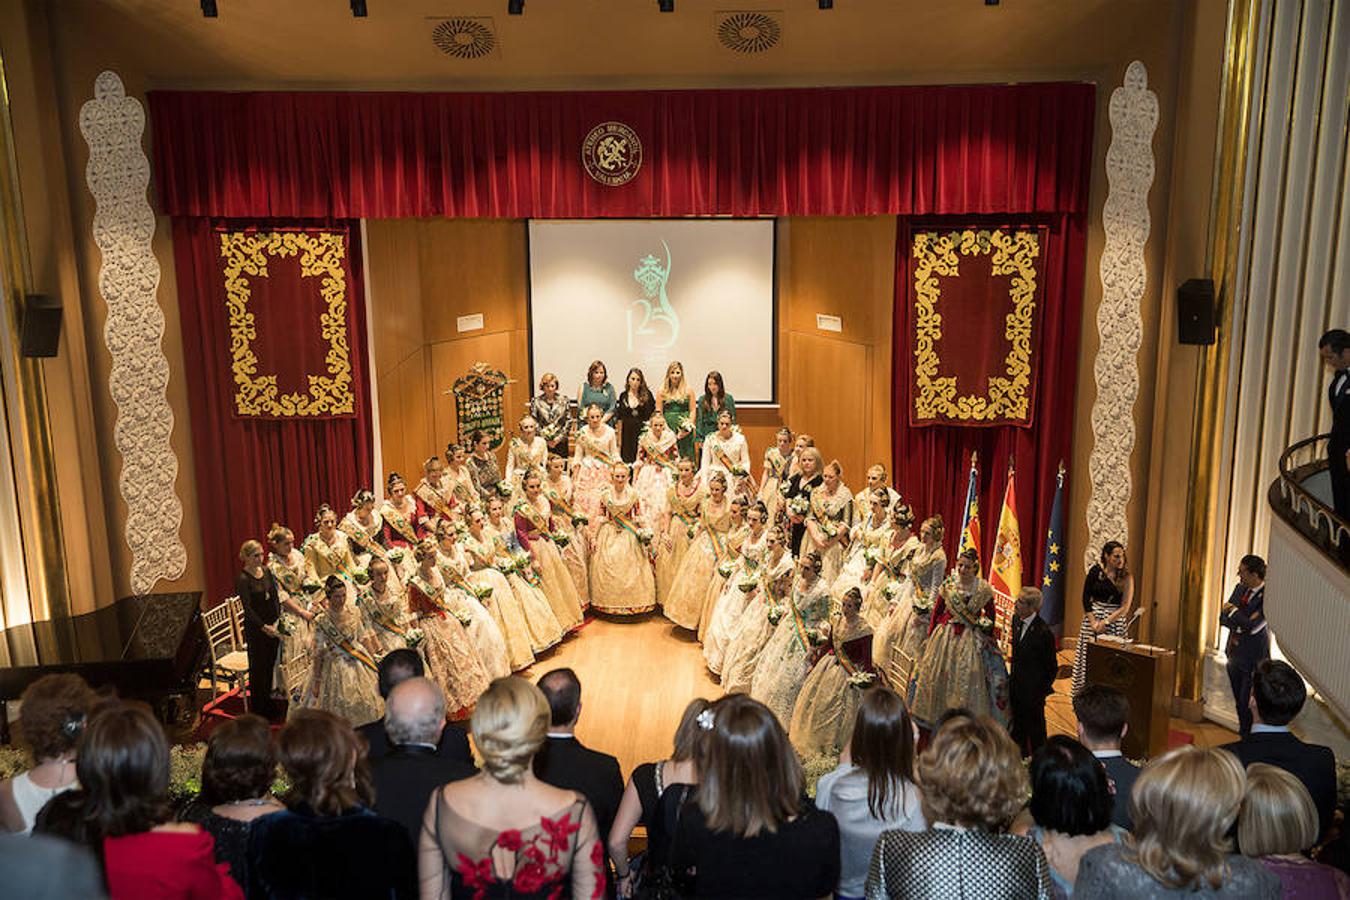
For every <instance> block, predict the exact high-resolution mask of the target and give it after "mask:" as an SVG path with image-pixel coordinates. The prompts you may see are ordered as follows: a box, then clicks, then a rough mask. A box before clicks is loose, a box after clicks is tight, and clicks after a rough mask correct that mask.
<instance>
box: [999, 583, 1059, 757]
mask: <svg viewBox="0 0 1350 900" xmlns="http://www.w3.org/2000/svg"><path fill="white" fill-rule="evenodd" d="M1040 611H1041V592H1040V591H1039V590H1037V589H1036V588H1034V587H1025V588H1022V590H1021V592H1020V593H1019V594H1018V595H1017V599H1016V600H1015V601H1014V603H1013V619H1012V622H1010V623H1009V625H1008V627H1009V628H1010V629H1012V635H1011V637H1012V671H1011V672H1010V673H1009V675H1008V701H1009V705H1010V706H1011V707H1012V729H1011V733H1012V739H1013V743H1015V744H1016V745H1017V749H1018V750H1020V751H1021V753H1022V755H1023V756H1028V755H1030V754H1032V753H1035V752H1036V751H1037V750H1038V749H1039V748H1040V746H1041V745H1042V744H1044V743H1045V698H1046V697H1049V696H1050V695H1051V694H1052V693H1054V690H1055V675H1056V674H1057V673H1058V672H1059V660H1058V659H1057V658H1056V657H1055V634H1054V632H1052V631H1051V630H1050V626H1049V625H1047V624H1045V620H1044V619H1042V618H1041V617H1040Z"/></svg>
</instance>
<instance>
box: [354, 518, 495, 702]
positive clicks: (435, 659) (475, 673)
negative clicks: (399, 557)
mask: <svg viewBox="0 0 1350 900" xmlns="http://www.w3.org/2000/svg"><path fill="white" fill-rule="evenodd" d="M437 552H438V551H437V547H436V544H435V543H434V542H433V541H430V540H426V541H423V542H421V543H420V544H418V545H417V551H416V556H417V569H416V570H414V571H413V574H412V577H411V578H409V579H408V613H409V615H410V617H411V618H412V622H413V623H414V624H415V625H416V626H417V628H419V629H420V630H421V631H422V635H423V637H422V643H421V644H420V645H419V646H418V649H419V650H421V651H422V656H423V657H424V658H425V659H426V662H427V673H428V675H429V677H430V678H431V680H432V681H434V682H436V684H437V685H439V686H440V688H441V690H442V691H443V692H444V693H445V708H446V709H448V710H451V711H452V714H451V718H459V717H460V715H461V714H463V713H466V712H467V711H468V710H471V709H473V704H474V701H475V700H476V699H477V698H478V695H479V694H480V693H482V691H483V688H485V687H486V686H487V684H488V682H489V680H490V679H489V678H488V674H487V666H486V665H485V664H484V662H483V659H482V657H480V656H479V655H478V650H477V649H476V648H475V647H474V644H473V641H472V640H470V639H469V634H468V632H467V631H465V626H464V621H463V620H462V619H461V617H460V616H459V615H458V613H457V611H456V610H455V608H454V606H453V605H452V603H451V602H450V598H448V597H447V596H446V586H445V576H444V575H443V574H442V573H441V571H440V568H439V566H438V565H437V564H438V562H439V559H438V557H437ZM364 721H369V720H368V719H367V720H364Z"/></svg>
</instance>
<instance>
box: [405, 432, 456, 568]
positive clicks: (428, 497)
mask: <svg viewBox="0 0 1350 900" xmlns="http://www.w3.org/2000/svg"><path fill="white" fill-rule="evenodd" d="M413 494H414V495H416V497H417V499H418V500H419V501H421V503H422V516H423V520H422V523H421V524H422V527H423V529H424V530H425V531H426V532H427V533H428V534H435V533H436V522H438V521H442V522H455V521H458V520H459V518H460V513H461V510H462V507H461V505H460V501H459V500H457V499H456V498H455V491H454V485H453V484H451V482H450V479H449V478H447V477H446V474H445V463H444V462H443V461H442V460H441V458H440V457H439V456H428V457H427V458H426V460H425V461H424V462H423V463H422V480H421V481H420V482H418V484H417V490H415V491H413ZM413 565H414V566H415V565H416V563H413Z"/></svg>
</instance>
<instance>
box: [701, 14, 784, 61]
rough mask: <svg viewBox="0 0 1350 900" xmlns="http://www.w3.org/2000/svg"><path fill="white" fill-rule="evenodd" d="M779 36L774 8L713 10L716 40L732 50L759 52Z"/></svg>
mask: <svg viewBox="0 0 1350 900" xmlns="http://www.w3.org/2000/svg"><path fill="white" fill-rule="evenodd" d="M782 38H783V18H782V12H781V11H778V10H769V11H766V10H753V11H749V10H747V11H728V12H719V13H718V14H717V42H718V43H719V44H721V45H722V46H723V47H726V48H727V49H728V50H733V51H735V52H736V53H763V52H764V51H765V50H772V49H773V48H774V47H777V46H778V42H779V41H781V40H782Z"/></svg>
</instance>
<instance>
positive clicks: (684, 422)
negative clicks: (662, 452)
mask: <svg viewBox="0 0 1350 900" xmlns="http://www.w3.org/2000/svg"><path fill="white" fill-rule="evenodd" d="M693 430H694V422H693V420H692V419H690V418H689V417H688V416H680V417H679V418H678V419H676V420H675V433H676V434H678V435H679V436H680V437H684V436H685V435H686V434H691V433H692V432H693Z"/></svg>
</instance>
